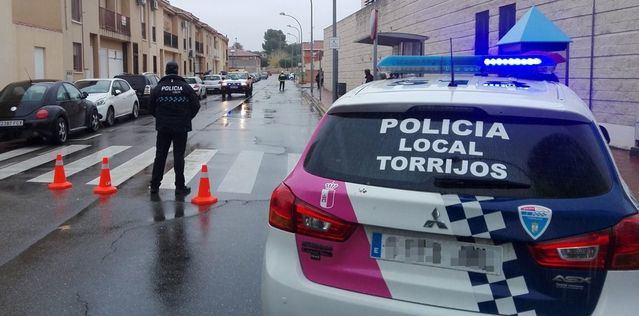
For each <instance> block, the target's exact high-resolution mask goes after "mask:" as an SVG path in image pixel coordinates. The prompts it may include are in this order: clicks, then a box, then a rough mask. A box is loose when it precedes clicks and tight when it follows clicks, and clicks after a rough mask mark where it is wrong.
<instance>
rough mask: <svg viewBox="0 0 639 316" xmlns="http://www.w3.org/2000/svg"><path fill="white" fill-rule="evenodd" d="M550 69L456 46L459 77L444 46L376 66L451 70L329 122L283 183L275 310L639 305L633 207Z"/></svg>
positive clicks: (607, 311) (275, 225) (273, 237)
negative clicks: (462, 51) (438, 53)
mask: <svg viewBox="0 0 639 316" xmlns="http://www.w3.org/2000/svg"><path fill="white" fill-rule="evenodd" d="M554 66H555V65H554V64H553V63H552V62H551V61H550V60H549V59H547V58H545V57H544V56H538V57H530V56H528V57H525V58H516V57H503V58H500V57H475V56H473V57H460V58H455V65H454V68H455V69H456V70H457V74H458V76H457V78H456V80H455V84H454V85H451V84H450V78H451V77H450V74H448V71H449V70H450V68H451V67H450V60H448V59H447V58H444V57H389V58H387V59H385V60H383V61H382V62H380V68H382V69H383V70H384V71H388V72H391V73H401V72H413V73H417V72H422V73H426V72H435V73H439V74H429V75H426V76H424V77H416V78H411V79H394V80H385V81H376V82H373V83H370V84H367V85H364V86H362V87H359V88H356V89H354V90H352V91H351V92H349V93H348V94H347V95H345V96H344V97H342V98H341V99H339V100H338V101H337V102H336V103H335V104H334V105H333V106H332V107H331V108H330V110H329V111H328V113H327V114H326V115H325V116H324V118H323V119H322V120H321V122H320V123H319V126H318V127H317V130H316V132H315V134H314V135H313V137H312V139H311V140H310V142H309V144H308V147H307V148H306V150H305V152H304V153H303V155H302V158H301V159H300V162H299V164H298V166H297V167H296V168H295V169H294V170H293V171H292V173H291V174H290V175H289V176H288V177H287V178H286V179H285V180H284V182H283V183H282V184H281V185H280V186H279V187H278V188H277V189H276V190H275V191H274V192H273V196H272V199H271V205H270V213H269V224H270V225H269V227H268V239H267V244H266V250H265V258H264V270H263V275H262V301H263V310H264V313H265V314H266V315H591V314H594V315H636V313H637V310H639V301H638V300H637V298H636V294H637V286H638V285H637V284H639V215H637V210H638V206H637V202H636V200H635V199H634V197H632V195H631V193H629V191H628V190H627V187H626V185H625V184H624V182H623V180H622V179H621V177H620V175H619V172H618V170H617V169H616V167H615V164H614V162H613V159H612V158H611V154H610V152H609V150H608V148H607V145H606V138H607V133H605V132H602V130H600V127H599V126H598V125H597V123H596V121H595V119H594V117H593V115H592V113H591V112H590V111H589V110H588V107H587V106H586V105H585V104H584V103H583V102H582V101H581V100H580V99H579V98H578V97H577V95H576V94H575V93H574V92H573V91H571V90H570V89H569V88H568V87H566V86H565V85H562V84H560V83H557V82H553V81H552V80H551V81H547V80H543V79H553V76H552V74H551V72H550V71H551V70H552V69H554ZM460 72H465V73H466V74H461V73H460ZM469 72H470V74H468V73H469ZM525 78H528V79H525ZM530 79H534V80H530ZM540 79H542V80H540Z"/></svg>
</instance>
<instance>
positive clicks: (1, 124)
mask: <svg viewBox="0 0 639 316" xmlns="http://www.w3.org/2000/svg"><path fill="white" fill-rule="evenodd" d="M23 125H24V121H20V120H13V121H0V127H14V126H23Z"/></svg>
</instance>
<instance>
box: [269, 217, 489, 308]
mask: <svg viewBox="0 0 639 316" xmlns="http://www.w3.org/2000/svg"><path fill="white" fill-rule="evenodd" d="M299 262H300V261H299V257H298V253H297V245H296V242H295V235H294V234H291V233H288V232H284V231H281V230H278V229H275V228H272V227H270V226H269V227H268V237H267V242H266V249H265V255H264V266H263V270H262V311H263V313H264V315H302V314H303V315H318V316H319V315H322V316H323V315H367V316H371V315H380V316H381V315H434V316H437V315H442V316H444V315H449V316H472V315H481V314H478V313H472V312H465V311H459V310H452V309H445V308H440V307H433V306H427V305H420V304H414V303H408V302H404V301H397V300H392V299H387V298H382V297H377V296H371V295H366V294H360V293H356V292H350V291H345V290H341V289H337V288H332V287H328V286H324V285H320V284H317V283H313V282H311V281H309V280H308V279H307V278H306V277H305V276H304V273H303V272H302V268H301V266H300V263H299Z"/></svg>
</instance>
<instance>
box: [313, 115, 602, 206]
mask: <svg viewBox="0 0 639 316" xmlns="http://www.w3.org/2000/svg"><path fill="white" fill-rule="evenodd" d="M597 133H598V132H597V130H596V128H595V127H594V125H591V124H587V123H582V122H575V121H566V120H555V119H532V118H516V117H492V116H489V115H487V114H485V113H483V112H481V113H478V112H463V113H459V112H439V111H436V112H432V113H430V112H415V111H413V112H408V113H403V114H398V113H384V114H380V113H375V114H371V113H349V114H337V115H329V116H328V117H327V121H326V123H325V124H324V126H323V127H322V129H321V131H320V132H319V133H318V137H317V138H316V139H315V141H314V142H313V143H312V144H311V148H310V151H309V154H308V155H307V157H306V160H305V162H304V167H305V169H306V170H307V171H308V172H309V173H311V174H314V175H317V176H321V177H325V178H329V179H335V180H341V181H347V182H352V183H360V184H368V185H375V186H382V187H390V188H398V189H406V190H417V191H426V192H440V193H455V194H469V195H485V196H500V197H515V198H580V197H589V196H597V195H601V194H604V193H606V192H608V191H610V188H611V174H610V170H611V169H610V168H609V166H610V164H611V161H610V159H609V157H608V156H607V155H604V152H603V150H604V146H605V145H604V144H603V143H602V141H601V139H600V138H599V137H598V136H597V135H598V134H597Z"/></svg>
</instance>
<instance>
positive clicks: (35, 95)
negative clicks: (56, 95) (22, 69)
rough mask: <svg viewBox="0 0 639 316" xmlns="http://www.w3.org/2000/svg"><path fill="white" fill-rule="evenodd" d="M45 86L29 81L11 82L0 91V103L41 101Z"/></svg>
mask: <svg viewBox="0 0 639 316" xmlns="http://www.w3.org/2000/svg"><path fill="white" fill-rule="evenodd" d="M46 92H47V87H46V86H44V85H39V84H33V83H31V82H20V83H13V84H10V85H8V86H6V87H5V88H4V89H3V90H2V92H0V104H12V105H17V104H20V103H23V102H42V100H43V99H44V95H45V93H46Z"/></svg>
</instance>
